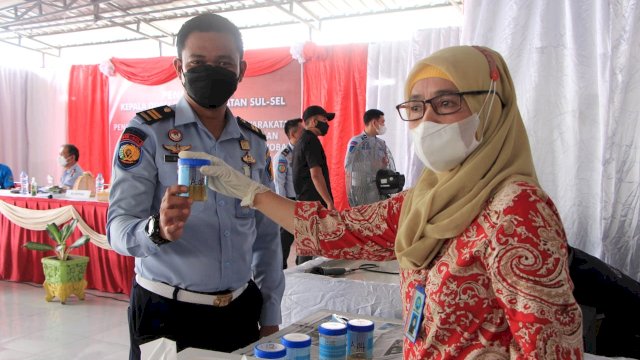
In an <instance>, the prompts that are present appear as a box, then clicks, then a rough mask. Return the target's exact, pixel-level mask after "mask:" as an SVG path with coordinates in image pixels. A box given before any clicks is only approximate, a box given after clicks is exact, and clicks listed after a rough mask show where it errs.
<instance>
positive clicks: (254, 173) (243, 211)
mask: <svg viewBox="0 0 640 360" xmlns="http://www.w3.org/2000/svg"><path fill="white" fill-rule="evenodd" d="M262 171H264V169H262V168H260V167H257V166H255V165H254V166H252V169H251V180H253V181H256V182H259V183H262V181H260V180H261V177H260V174H261V172H262ZM241 201H242V200H238V199H236V204H235V205H236V217H237V218H252V217H254V216H255V212H256V211H255V210H254V209H252V208H250V207H248V206H240V202H241Z"/></svg>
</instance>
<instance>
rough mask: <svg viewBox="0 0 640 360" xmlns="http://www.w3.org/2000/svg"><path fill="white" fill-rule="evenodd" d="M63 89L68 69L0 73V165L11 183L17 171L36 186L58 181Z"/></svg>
mask: <svg viewBox="0 0 640 360" xmlns="http://www.w3.org/2000/svg"><path fill="white" fill-rule="evenodd" d="M68 87H69V68H68V67H60V68H55V69H33V68H30V69H24V68H15V67H0V129H1V130H0V162H1V163H3V164H6V165H8V166H9V167H10V168H11V171H12V172H13V176H14V180H15V181H19V177H20V172H21V171H23V170H24V171H26V172H27V174H28V175H29V177H30V178H31V177H35V178H36V181H37V182H38V183H39V184H46V178H47V175H49V174H50V175H52V176H53V177H54V179H56V181H57V179H59V178H60V176H61V175H62V171H63V168H62V167H60V166H59V165H58V163H57V162H56V158H57V157H58V152H59V151H60V145H62V144H64V143H66V142H67V93H68ZM80 152H82V149H80ZM81 162H82V160H81ZM81 165H82V164H81Z"/></svg>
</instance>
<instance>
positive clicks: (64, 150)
mask: <svg viewBox="0 0 640 360" xmlns="http://www.w3.org/2000/svg"><path fill="white" fill-rule="evenodd" d="M78 160H80V151H79V150H78V148H77V147H76V146H75V145H72V144H64V145H62V147H60V154H59V155H58V164H59V165H60V166H62V167H63V168H64V172H63V173H62V177H61V178H60V187H63V188H65V189H71V188H73V184H75V182H76V179H78V178H79V177H80V175H82V168H81V167H80V165H78Z"/></svg>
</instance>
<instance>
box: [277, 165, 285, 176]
mask: <svg viewBox="0 0 640 360" xmlns="http://www.w3.org/2000/svg"><path fill="white" fill-rule="evenodd" d="M278 172H279V173H281V174H284V173H286V172H287V166H286V165H285V164H283V163H278Z"/></svg>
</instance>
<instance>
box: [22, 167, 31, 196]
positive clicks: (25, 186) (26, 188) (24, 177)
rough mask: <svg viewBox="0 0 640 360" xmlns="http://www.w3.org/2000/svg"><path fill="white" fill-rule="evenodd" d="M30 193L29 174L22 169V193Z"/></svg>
mask: <svg viewBox="0 0 640 360" xmlns="http://www.w3.org/2000/svg"><path fill="white" fill-rule="evenodd" d="M28 193H29V175H27V173H26V172H24V171H22V172H21V173H20V194H22V195H27V194H28Z"/></svg>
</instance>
